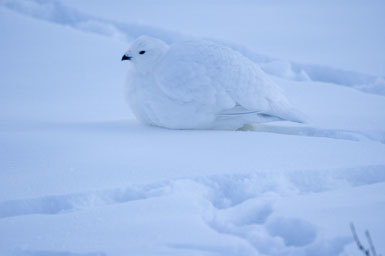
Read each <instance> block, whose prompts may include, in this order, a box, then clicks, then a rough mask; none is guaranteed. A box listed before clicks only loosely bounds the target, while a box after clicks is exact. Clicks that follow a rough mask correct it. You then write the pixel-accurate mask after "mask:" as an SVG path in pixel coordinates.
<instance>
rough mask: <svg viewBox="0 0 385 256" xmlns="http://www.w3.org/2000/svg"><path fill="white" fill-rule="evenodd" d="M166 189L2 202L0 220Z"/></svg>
mask: <svg viewBox="0 0 385 256" xmlns="http://www.w3.org/2000/svg"><path fill="white" fill-rule="evenodd" d="M167 189H168V186H167V184H150V185H147V186H142V187H140V186H131V187H127V188H125V189H112V190H105V191H96V192H88V193H80V194H67V195H52V196H44V197H38V198H31V199H20V200H9V201H3V202H0V219H1V218H7V217H13V216H19V215H28V214H59V213H64V212H69V211H73V210H80V209H86V208H92V207H96V206H101V205H110V204H119V203H125V202H128V201H133V200H142V199H147V198H150V197H156V196H161V195H163V194H165V193H166V192H167Z"/></svg>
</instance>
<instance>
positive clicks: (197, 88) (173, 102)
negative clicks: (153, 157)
mask: <svg viewBox="0 0 385 256" xmlns="http://www.w3.org/2000/svg"><path fill="white" fill-rule="evenodd" d="M121 60H122V61H129V62H130V63H131V65H130V68H129V72H128V76H127V78H128V79H127V99H128V102H129V105H130V107H131V109H132V111H133V113H134V115H135V116H136V118H137V119H139V120H140V121H142V122H143V123H145V124H148V125H152V126H158V127H163V128H169V129H191V130H194V129H201V130H202V129H203V130H205V129H207V130H209V129H218V130H237V129H242V127H246V126H249V125H253V124H259V123H266V122H272V121H292V122H298V123H302V122H304V118H303V114H302V113H301V112H300V111H299V110H297V109H296V108H294V107H293V106H292V105H291V104H290V103H289V101H288V99H287V98H286V97H285V95H284V93H283V91H282V89H281V88H280V87H279V86H278V85H277V84H276V83H275V82H273V81H272V80H271V78H269V76H268V75H267V74H266V73H264V72H263V71H262V69H261V68H260V67H259V66H258V65H257V63H255V62H253V61H252V60H250V59H249V58H247V57H246V56H244V55H242V54H241V53H240V52H238V51H236V50H234V49H232V48H230V47H227V46H226V45H222V44H220V43H217V42H213V41H210V40H203V39H202V40H200V39H196V40H188V41H181V42H176V43H173V44H167V43H166V42H164V41H162V40H161V39H158V38H154V37H150V36H146V35H143V36H140V37H138V38H136V39H135V40H134V41H133V42H132V44H131V46H130V47H129V49H128V50H127V51H126V52H125V53H124V55H123V57H122V59H121Z"/></svg>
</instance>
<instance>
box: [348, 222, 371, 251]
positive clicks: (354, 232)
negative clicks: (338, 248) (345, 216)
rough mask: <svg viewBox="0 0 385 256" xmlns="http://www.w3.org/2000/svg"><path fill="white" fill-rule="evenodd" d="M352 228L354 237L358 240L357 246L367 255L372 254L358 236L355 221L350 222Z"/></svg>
mask: <svg viewBox="0 0 385 256" xmlns="http://www.w3.org/2000/svg"><path fill="white" fill-rule="evenodd" d="M350 230H351V231H352V234H353V238H354V240H355V241H356V244H357V247H358V249H359V250H360V251H362V252H363V253H364V254H365V255H366V256H370V252H369V250H368V249H365V247H364V246H363V245H362V244H361V242H360V239H359V238H358V236H357V232H356V228H355V227H354V224H353V222H351V223H350Z"/></svg>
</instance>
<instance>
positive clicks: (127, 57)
mask: <svg viewBox="0 0 385 256" xmlns="http://www.w3.org/2000/svg"><path fill="white" fill-rule="evenodd" d="M131 59H132V57H131V56H127V55H123V57H122V61H123V60H131Z"/></svg>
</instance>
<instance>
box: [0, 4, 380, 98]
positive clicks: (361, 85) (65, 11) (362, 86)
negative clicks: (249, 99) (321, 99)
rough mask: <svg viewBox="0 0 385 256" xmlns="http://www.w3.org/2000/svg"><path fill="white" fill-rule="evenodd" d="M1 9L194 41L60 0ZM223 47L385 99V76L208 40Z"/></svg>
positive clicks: (121, 32)
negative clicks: (88, 11) (87, 11)
mask: <svg viewBox="0 0 385 256" xmlns="http://www.w3.org/2000/svg"><path fill="white" fill-rule="evenodd" d="M0 5H3V6H4V7H6V8H9V9H11V10H13V11H16V12H20V13H23V14H26V15H30V16H32V17H34V18H37V19H43V20H47V21H51V22H56V23H59V24H62V25H67V26H71V27H73V28H75V29H79V30H82V31H87V32H92V33H97V34H101V35H104V36H108V37H114V38H116V39H118V40H125V41H128V42H132V41H133V40H134V39H135V38H137V37H139V36H140V35H148V36H152V37H156V38H159V39H161V40H163V41H165V42H166V43H169V44H170V43H175V42H180V41H185V40H188V39H192V38H193V37H192V36H189V35H187V34H182V33H178V32H175V31H170V30H167V29H162V28H158V27H154V26H148V25H143V24H127V23H122V22H116V21H113V20H108V19H101V18H98V17H94V16H92V15H88V14H85V13H82V12H81V11H77V10H76V9H74V8H71V7H68V6H66V5H65V4H62V3H61V2H60V1H58V0H54V1H44V0H43V1H42V0H1V1H0ZM208 40H211V41H216V42H218V43H220V44H224V45H227V46H229V47H231V48H233V49H235V50H237V51H239V52H241V53H242V54H243V55H245V56H246V57H248V58H249V59H251V60H253V61H254V62H256V63H258V64H260V65H262V69H263V70H264V71H265V72H267V73H269V74H271V75H274V76H278V77H281V78H285V79H290V80H297V81H306V80H311V81H316V82H328V83H335V84H338V85H341V86H349V87H352V88H355V89H358V90H361V91H364V92H367V93H374V94H380V95H385V82H384V80H385V78H384V77H383V76H374V75H367V74H363V73H358V72H352V71H346V70H341V69H336V68H331V67H327V66H322V65H316V64H303V63H298V62H292V61H282V60H279V59H276V58H271V57H268V56H264V55H261V54H257V53H255V52H253V51H251V50H249V49H247V48H245V47H243V46H241V45H239V44H234V43H232V42H229V41H224V40H217V39H213V38H208Z"/></svg>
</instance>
